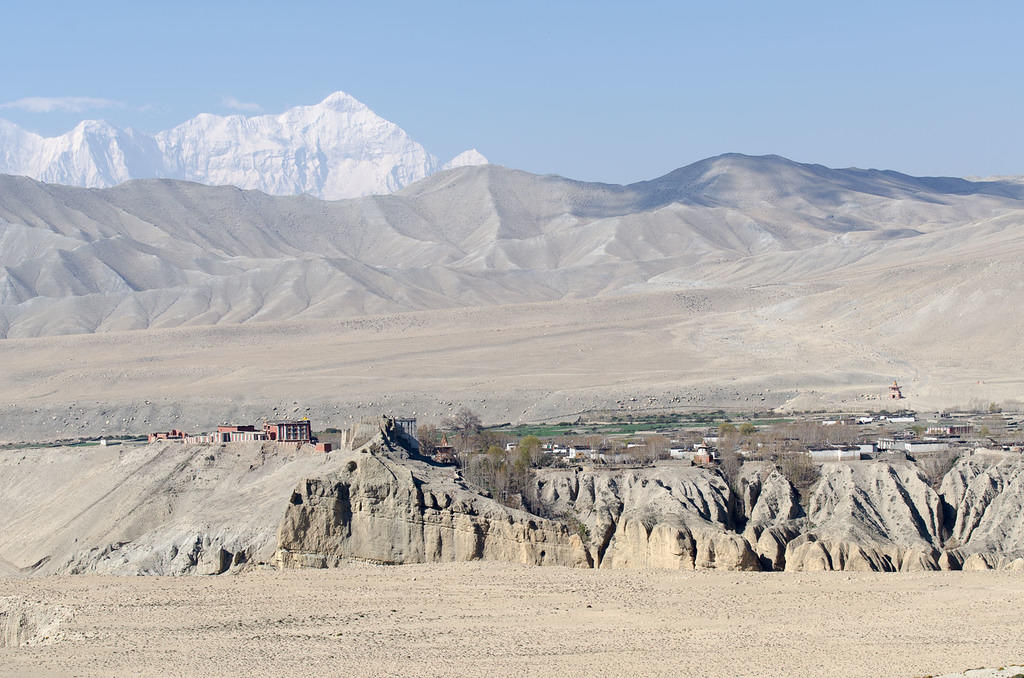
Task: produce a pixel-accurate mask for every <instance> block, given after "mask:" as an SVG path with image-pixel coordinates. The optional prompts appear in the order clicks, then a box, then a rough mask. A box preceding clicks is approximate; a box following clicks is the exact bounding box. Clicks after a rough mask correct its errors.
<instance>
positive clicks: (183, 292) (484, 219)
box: [0, 155, 1024, 337]
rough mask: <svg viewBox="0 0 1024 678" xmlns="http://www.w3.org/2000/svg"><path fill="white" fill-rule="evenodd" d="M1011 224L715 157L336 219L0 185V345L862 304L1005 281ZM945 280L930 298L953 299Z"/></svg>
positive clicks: (900, 189)
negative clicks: (831, 289) (578, 313)
mask: <svg viewBox="0 0 1024 678" xmlns="http://www.w3.org/2000/svg"><path fill="white" fill-rule="evenodd" d="M1022 215H1024V186H1022V185H1020V184H1017V183H1013V182H996V181H987V182H970V181H966V180H960V179H919V178H914V177H908V176H904V175H899V174H896V173H893V172H879V171H863V170H830V169H827V168H824V167H820V166H815V165H801V164H798V163H794V162H791V161H788V160H785V159H783V158H779V157H774V156H768V157H761V158H754V157H747V156H739V155H727V156H721V157H718V158H713V159H710V160H705V161H701V162H699V163H696V164H694V165H691V166H689V167H685V168H682V169H680V170H676V171H675V172H672V173H670V174H668V175H666V176H664V177H661V178H659V179H656V180H653V181H649V182H642V183H638V184H633V185H629V186H612V185H604V184H591V183H581V182H576V181H571V180H568V179H563V178H561V177H552V176H535V175H531V174H527V173H525V172H519V171H514V170H507V169H504V168H501V167H496V166H482V167H466V168H459V169H456V170H451V171H447V172H442V173H439V174H437V175H434V176H432V177H429V178H428V179H426V180H424V181H421V182H419V183H417V184H414V185H413V186H410V187H409V188H407V189H405V190H404V191H401V192H400V193H398V194H395V195H390V196H379V197H372V198H362V199H353V200H344V201H337V202H323V201H319V200H315V199H312V198H308V197H294V198H280V197H270V196H267V195H265V194H262V193H258V192H253V191H242V190H239V189H236V188H230V187H220V188H211V187H206V186H201V185H197V184H188V183H181V182H176V181H169V180H145V181H132V182H128V183H126V184H123V185H121V186H118V187H115V188H112V189H106V190H87V189H76V188H70V187H66V186H55V185H47V184H40V183H37V182H34V181H31V180H28V179H24V178H16V177H2V178H0V220H3V224H2V226H0V229H2V230H0V242H2V244H3V247H2V254H0V266H2V268H0V332H2V333H3V334H4V336H8V337H26V336H40V335H51V334H67V333H82V332H105V331H114V330H125V329H145V328H149V327H175V326H180V325H196V324H216V323H239V322H254V321H276V320H287V319H292V318H302V319H311V318H330V317H338V316H346V317H347V316H352V315H361V314H368V313H393V312H399V311H408V310H422V309H429V308H446V307H458V306H486V305H495V304H509V303H520V302H532V301H550V300H558V299H565V298H581V297H596V296H607V295H610V294H623V293H639V292H646V291H651V290H660V289H666V288H667V289H692V288H705V287H726V286H740V287H747V286H754V285H766V284H786V285H802V286H809V285H813V284H823V283H824V284H836V283H838V282H848V283H856V282H859V281H861V280H863V279H864V278H865V277H871V278H873V279H874V280H873V281H872V282H877V283H880V286H879V289H877V290H874V292H875V294H872V295H871V296H877V293H879V292H880V293H882V294H887V293H888V292H889V290H887V289H886V286H887V285H888V286H890V287H891V282H890V281H891V280H892V278H894V277H895V275H897V273H896V271H898V275H899V277H900V279H901V280H905V283H902V284H904V285H914V284H922V283H924V284H928V283H930V282H932V279H933V277H934V274H935V273H937V272H938V271H936V270H935V269H934V268H933V267H935V266H940V267H941V266H946V267H948V266H953V267H954V268H955V267H957V266H961V265H964V264H972V265H973V264H974V263H975V262H978V261H979V260H981V259H983V260H984V261H986V262H991V261H992V259H993V255H994V254H995V253H999V255H1000V256H999V258H1000V259H1003V260H1004V261H1007V263H1008V264H1009V263H1010V262H1011V261H1014V260H1015V255H1016V253H1018V252H1020V251H1021V241H1022V235H1024V233H1022V230H1021V228H1020V224H1021V220H1022V219H1024V216H1022ZM925 268H928V269H932V270H930V271H922V269H925ZM920 273H924V275H920ZM1003 273H1006V272H1003ZM946 277H947V279H946V280H942V281H938V282H940V284H942V283H944V284H943V285H942V286H946V285H948V283H950V282H954V281H953V280H952V278H951V277H949V276H946ZM1006 277H1008V278H1012V277H1013V276H1006ZM887 278H888V279H889V280H887ZM936 291H937V290H936Z"/></svg>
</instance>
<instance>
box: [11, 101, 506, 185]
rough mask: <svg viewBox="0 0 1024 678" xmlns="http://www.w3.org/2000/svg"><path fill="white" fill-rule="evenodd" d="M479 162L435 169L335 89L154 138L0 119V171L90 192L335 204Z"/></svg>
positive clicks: (107, 128)
mask: <svg viewBox="0 0 1024 678" xmlns="http://www.w3.org/2000/svg"><path fill="white" fill-rule="evenodd" d="M486 163H487V159H486V158H484V156H483V155H481V154H480V153H479V152H477V151H476V149H471V150H469V151H465V152H463V153H460V154H459V155H458V156H456V157H455V158H453V159H452V160H450V161H449V162H447V163H442V162H441V161H440V160H438V158H436V157H435V156H433V155H431V154H430V153H428V152H427V150H426V149H425V148H423V146H422V145H420V144H419V143H417V142H415V141H413V139H412V138H410V137H409V135H408V134H406V133H405V131H404V130H402V128H400V127H399V126H398V125H396V124H394V123H393V122H390V121H388V120H385V119H384V118H381V117H380V116H379V115H377V114H376V113H374V112H373V111H371V110H370V109H369V108H367V107H366V105H365V104H363V103H362V102H360V101H358V100H357V99H355V98H354V97H352V96H350V95H348V94H346V93H344V92H335V93H334V94H332V95H330V96H329V97H327V98H326V99H324V100H323V101H321V102H320V103H319V104H316V105H313V106H297V107H295V108H291V109H289V110H287V111H285V112H284V113H282V114H280V115H259V116H252V117H246V116H242V115H230V116H218V115H211V114H207V113H204V114H202V115H199V116H196V117H195V118H193V119H191V120H189V121H187V122H184V123H182V124H181V125H178V126H177V127H174V128H172V129H169V130H165V131H163V132H159V133H157V134H155V135H148V134H144V133H140V132H137V131H135V130H132V129H130V128H129V129H120V128H117V127H114V126H113V125H111V124H109V123H107V122H105V121H96V120H87V121H83V122H81V123H79V124H78V125H76V126H75V128H74V129H72V130H71V131H69V132H67V133H65V134H62V135H60V136H57V137H42V136H39V135H38V134H33V133H32V132H29V131H26V130H23V129H21V128H20V127H18V126H17V125H14V124H12V123H10V122H7V121H5V120H0V173H3V174H19V175H24V176H28V177H32V178H33V179H37V180H40V181H45V182H48V183H59V184H70V185H73V186H86V187H90V188H105V187H109V186H113V185H115V184H119V183H121V182H124V181H127V180H129V179H148V178H170V179H185V180H188V181H195V182H198V183H203V184H211V185H225V184H229V185H234V186H238V187H240V188H249V189H256V190H260V191H263V192H265V193H269V194H271V195H295V194H300V193H307V194H310V195H314V196H316V197H318V198H324V199H328V200H336V199H340V198H352V197H359V196H364V195H372V194H381V193H391V192H393V191H396V190H398V189H400V188H402V187H404V186H406V185H408V184H411V183H412V182H414V181H418V180H419V179H422V178H424V177H426V176H428V175H430V174H432V173H433V172H436V171H438V170H441V169H449V168H454V167H462V166H465V165H480V164H486Z"/></svg>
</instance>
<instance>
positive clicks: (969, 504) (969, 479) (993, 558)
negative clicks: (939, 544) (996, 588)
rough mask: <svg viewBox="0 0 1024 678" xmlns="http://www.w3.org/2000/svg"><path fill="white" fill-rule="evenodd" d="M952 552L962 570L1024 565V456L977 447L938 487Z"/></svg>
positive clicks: (1022, 566)
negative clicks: (1023, 458) (992, 451)
mask: <svg viewBox="0 0 1024 678" xmlns="http://www.w3.org/2000/svg"><path fill="white" fill-rule="evenodd" d="M939 491H940V493H941V495H942V500H943V502H944V504H945V510H946V521H947V523H948V524H949V527H950V532H949V542H948V546H949V547H951V549H952V551H951V557H952V558H954V559H956V560H958V561H960V562H962V566H963V568H964V569H993V568H998V569H1004V568H1013V569H1024V461H1022V460H1020V459H1014V458H1010V457H1007V456H1004V455H1002V454H998V453H995V454H991V453H987V452H979V453H976V454H974V455H971V456H970V457H967V458H964V459H961V460H960V461H959V463H957V465H956V466H954V467H953V468H952V469H951V470H950V471H949V473H947V474H946V477H945V478H943V481H942V485H941V487H940V488H939Z"/></svg>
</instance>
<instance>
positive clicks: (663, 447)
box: [644, 435, 671, 461]
mask: <svg viewBox="0 0 1024 678" xmlns="http://www.w3.org/2000/svg"><path fill="white" fill-rule="evenodd" d="M670 448H671V444H670V443H669V439H668V438H666V437H665V436H662V435H653V436H647V437H646V438H644V452H645V456H646V457H647V459H648V460H649V461H655V460H657V459H668V457H669V449H670Z"/></svg>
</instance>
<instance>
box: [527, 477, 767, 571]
mask: <svg viewBox="0 0 1024 678" xmlns="http://www.w3.org/2000/svg"><path fill="white" fill-rule="evenodd" d="M535 493H536V495H537V498H538V501H539V503H540V505H541V506H543V507H544V510H545V511H547V512H549V513H550V514H552V515H555V516H559V517H560V518H561V519H562V520H565V521H568V522H570V523H577V524H579V525H580V526H581V531H582V532H583V533H584V534H586V535H587V536H588V540H587V541H588V544H587V546H588V549H589V553H590V557H591V559H592V560H593V562H594V564H595V566H596V567H601V568H627V569H642V568H668V569H682V570H693V569H702V568H719V569H727V570H758V569H760V564H759V561H758V559H757V556H756V555H755V554H754V552H753V550H752V549H751V548H750V544H748V543H747V541H746V540H745V539H743V537H742V536H741V535H739V534H736V533H735V532H734V531H732V530H731V520H730V499H731V498H730V490H729V488H728V486H727V485H726V483H725V481H724V480H723V479H722V477H721V476H720V475H719V474H718V473H715V472H713V471H706V470H703V469H700V468H697V467H692V466H690V465H689V464H679V463H667V464H663V465H659V466H655V467H653V468H640V469H623V470H615V471H606V470H586V471H583V470H557V471H545V472H542V473H539V474H538V476H537V479H536V488H535Z"/></svg>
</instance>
